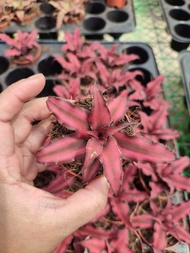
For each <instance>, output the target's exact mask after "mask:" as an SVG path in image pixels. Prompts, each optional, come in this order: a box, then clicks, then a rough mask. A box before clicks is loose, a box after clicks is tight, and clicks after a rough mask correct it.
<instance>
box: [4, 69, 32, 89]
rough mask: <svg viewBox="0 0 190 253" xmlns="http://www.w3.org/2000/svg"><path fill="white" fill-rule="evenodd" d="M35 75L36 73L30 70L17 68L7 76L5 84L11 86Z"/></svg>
mask: <svg viewBox="0 0 190 253" xmlns="http://www.w3.org/2000/svg"><path fill="white" fill-rule="evenodd" d="M34 74H35V73H34V71H33V70H32V69H30V68H16V69H14V70H13V71H11V72H10V73H9V74H8V75H7V77H6V79H5V83H6V84H7V85H11V84H12V83H14V82H17V81H19V80H21V79H23V78H27V77H29V76H32V75H34Z"/></svg>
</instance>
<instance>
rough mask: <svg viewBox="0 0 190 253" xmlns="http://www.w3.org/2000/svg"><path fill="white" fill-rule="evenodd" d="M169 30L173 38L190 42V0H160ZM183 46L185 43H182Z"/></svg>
mask: <svg viewBox="0 0 190 253" xmlns="http://www.w3.org/2000/svg"><path fill="white" fill-rule="evenodd" d="M159 2H160V6H161V8H162V12H163V15H164V19H165V20H166V23H167V30H168V32H169V33H170V34H171V36H172V38H173V40H174V41H175V42H178V43H182V44H184V47H183V48H182V49H184V48H187V47H188V45H189V43H190V2H189V0H159ZM182 46H183V45H182Z"/></svg>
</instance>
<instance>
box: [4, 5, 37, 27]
mask: <svg viewBox="0 0 190 253" xmlns="http://www.w3.org/2000/svg"><path fill="white" fill-rule="evenodd" d="M4 7H5V8H6V9H7V11H8V12H11V13H12V14H13V20H14V21H16V22H21V23H22V22H27V21H30V20H31V19H33V18H34V17H36V16H37V15H38V11H39V10H38V3H37V2H36V1H35V0H5V3H4Z"/></svg>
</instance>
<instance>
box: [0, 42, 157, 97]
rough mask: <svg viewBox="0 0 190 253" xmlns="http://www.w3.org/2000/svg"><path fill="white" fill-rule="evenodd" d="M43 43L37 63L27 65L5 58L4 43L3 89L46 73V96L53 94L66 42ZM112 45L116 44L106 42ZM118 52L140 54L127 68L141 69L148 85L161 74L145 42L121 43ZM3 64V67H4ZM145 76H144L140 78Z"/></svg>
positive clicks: (0, 50) (0, 51)
mask: <svg viewBox="0 0 190 253" xmlns="http://www.w3.org/2000/svg"><path fill="white" fill-rule="evenodd" d="M40 44H41V46H42V55H41V57H40V58H39V59H38V61H37V62H35V63H34V64H31V65H27V66H18V65H15V64H13V63H11V62H10V59H9V58H7V57H4V52H5V50H6V49H7V48H8V46H7V45H6V44H4V43H1V44H0V69H1V72H0V89H1V90H4V89H5V88H6V87H7V86H8V85H10V84H12V83H13V82H15V81H18V80H19V79H22V78H26V77H28V76H30V75H32V74H34V73H43V74H44V75H45V77H46V86H45V89H44V91H43V94H41V95H42V96H47V95H51V94H52V88H53V86H54V85H55V84H57V83H60V80H58V79H57V77H56V76H57V75H58V74H60V73H61V69H62V68H61V66H60V65H59V63H58V62H56V61H54V58H53V57H54V56H55V55H58V54H59V55H60V54H62V52H61V51H60V48H61V46H62V45H63V43H40ZM102 44H103V45H105V46H106V47H107V48H110V47H111V46H112V45H113V44H114V43H107V42H105V43H102ZM117 50H118V52H120V53H121V52H126V53H127V54H137V55H139V57H140V59H139V60H135V61H134V62H133V63H132V64H129V65H126V70H130V71H133V70H141V71H142V72H143V73H144V79H142V80H141V81H142V83H144V84H146V83H147V82H148V81H150V80H152V79H153V78H155V77H156V76H158V75H159V72H158V68H157V64H156V61H155V57H154V53H153V51H152V48H151V47H150V46H149V45H147V44H145V43H141V42H130V43H119V44H118V47H117ZM1 66H3V67H2V68H1ZM139 78H142V77H139Z"/></svg>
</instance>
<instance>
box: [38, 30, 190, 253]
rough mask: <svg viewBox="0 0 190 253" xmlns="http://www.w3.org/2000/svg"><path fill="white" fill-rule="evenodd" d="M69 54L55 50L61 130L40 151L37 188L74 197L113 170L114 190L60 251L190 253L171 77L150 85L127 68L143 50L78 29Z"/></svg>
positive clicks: (51, 101)
mask: <svg viewBox="0 0 190 253" xmlns="http://www.w3.org/2000/svg"><path fill="white" fill-rule="evenodd" d="M62 51H63V52H64V54H63V55H62V56H55V60H57V61H59V63H60V64H61V65H62V73H61V74H60V75H59V76H58V77H59V79H60V80H62V85H57V86H55V88H54V91H55V92H56V93H57V95H58V96H59V97H56V96H54V97H49V98H48V100H47V106H48V108H49V110H50V112H51V113H52V114H53V115H54V121H53V122H52V124H53V128H52V130H51V132H50V133H49V135H48V136H47V139H46V140H45V142H44V145H43V146H42V147H41V149H40V150H39V151H38V152H37V153H36V159H37V161H38V162H40V163H45V164H49V167H48V170H47V171H46V172H44V173H40V174H39V175H38V177H37V179H36V180H35V185H36V186H37V187H40V188H43V189H44V190H46V191H49V192H51V193H52V194H54V195H56V196H58V197H61V198H67V196H70V195H71V194H73V192H75V191H77V190H78V189H80V188H83V187H84V186H85V185H86V184H88V182H89V181H90V180H92V179H93V178H94V177H96V176H98V175H101V174H104V175H105V176H106V178H107V180H108V183H109V184H110V193H109V199H108V203H107V206H106V207H105V209H104V210H103V211H102V212H101V213H100V214H99V215H98V216H97V217H95V218H94V219H93V220H92V221H91V222H90V223H89V224H87V225H85V226H83V227H81V228H80V229H79V230H77V231H76V232H75V233H73V234H72V235H70V236H69V237H68V238H66V239H65V240H64V241H63V242H61V243H60V244H59V245H58V246H57V248H56V249H55V251H54V253H60V252H65V253H69V252H70V253H71V252H72V253H74V252H77V253H84V252H88V253H94V252H95V253H102V252H105V253H106V252H108V253H113V252H114V253H139V252H140V253H149V252H153V253H162V252H168V253H169V252H170V253H171V252H178V253H179V252H180V253H181V252H183V249H182V248H180V244H181V242H186V243H187V244H190V234H189V232H188V224H187V223H188V222H187V217H186V216H187V214H188V213H189V212H190V201H184V198H183V196H184V195H183V191H184V190H187V191H190V179H189V178H186V177H184V176H183V175H182V172H183V171H184V170H185V169H186V168H187V167H188V166H189V165H190V160H189V158H188V157H181V158H177V157H176V154H175V150H174V149H173V146H172V145H171V143H170V141H172V140H173V139H175V138H177V137H178V133H177V132H176V131H174V130H171V129H169V128H168V126H167V108H168V103H167V102H166V101H164V99H163V98H162V96H161V94H162V89H161V84H162V82H163V76H159V77H157V78H155V79H153V80H151V81H150V82H149V83H147V84H146V86H144V85H142V84H141V82H140V81H138V79H137V78H136V77H137V75H139V74H142V73H140V72H139V71H136V72H129V71H127V70H126V69H127V68H126V67H127V65H128V64H130V62H131V61H132V60H134V59H136V58H137V56H135V55H126V54H123V53H118V52H117V46H116V45H114V46H112V47H111V48H109V49H108V48H106V47H105V46H104V45H102V44H100V43H99V42H92V43H89V42H88V41H85V40H83V39H82V38H81V37H80V34H79V32H78V31H76V32H75V33H74V35H71V34H67V33H66V44H65V45H63V47H62ZM86 70H87V71H86ZM120 76H122V77H123V78H119V77H120ZM117 79H118V82H117ZM158 105H159V106H158ZM150 125H151V126H150ZM176 246H178V247H179V248H180V251H177V250H176V248H175V247H176Z"/></svg>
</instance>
